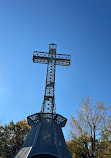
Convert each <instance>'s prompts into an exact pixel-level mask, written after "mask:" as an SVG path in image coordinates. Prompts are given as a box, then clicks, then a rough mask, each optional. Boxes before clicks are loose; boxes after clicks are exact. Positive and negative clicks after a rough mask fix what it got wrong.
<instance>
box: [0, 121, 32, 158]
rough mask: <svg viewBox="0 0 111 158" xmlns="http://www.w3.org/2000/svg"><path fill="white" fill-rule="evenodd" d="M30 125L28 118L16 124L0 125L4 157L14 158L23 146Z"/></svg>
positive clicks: (0, 139) (0, 147) (1, 152)
mask: <svg viewBox="0 0 111 158" xmlns="http://www.w3.org/2000/svg"><path fill="white" fill-rule="evenodd" d="M29 129H30V127H29V126H28V124H27V122H26V120H23V121H19V122H17V123H16V124H14V122H13V121H11V122H10V123H9V124H8V125H5V126H0V156H1V157H2V158H13V157H14V156H15V154H16V153H17V151H18V150H19V149H20V148H21V146H22V144H23V142H24V140H25V138H26V135H27V133H28V131H29Z"/></svg>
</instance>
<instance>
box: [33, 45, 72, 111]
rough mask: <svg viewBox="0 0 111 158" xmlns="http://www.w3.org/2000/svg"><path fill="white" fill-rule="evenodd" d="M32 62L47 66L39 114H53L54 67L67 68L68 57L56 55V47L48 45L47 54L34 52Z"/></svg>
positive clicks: (68, 63)
mask: <svg viewBox="0 0 111 158" xmlns="http://www.w3.org/2000/svg"><path fill="white" fill-rule="evenodd" d="M33 62H34V63H42V64H47V76H46V86H45V94H44V99H43V104H42V108H41V112H43V113H55V97H54V86H55V68H56V65H60V66H69V65H70V55H66V54H56V45H55V44H50V45H49V52H39V51H34V54H33Z"/></svg>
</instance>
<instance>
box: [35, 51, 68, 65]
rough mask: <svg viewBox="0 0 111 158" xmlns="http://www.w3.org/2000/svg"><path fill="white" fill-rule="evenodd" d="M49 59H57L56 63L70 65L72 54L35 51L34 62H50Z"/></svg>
mask: <svg viewBox="0 0 111 158" xmlns="http://www.w3.org/2000/svg"><path fill="white" fill-rule="evenodd" d="M49 60H55V65H60V66H69V65H70V55H66V54H50V53H47V52H39V51H34V53H33V62H34V63H42V64H48V62H49Z"/></svg>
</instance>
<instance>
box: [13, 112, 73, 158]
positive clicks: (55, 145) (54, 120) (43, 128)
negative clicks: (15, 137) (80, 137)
mask: <svg viewBox="0 0 111 158" xmlns="http://www.w3.org/2000/svg"><path fill="white" fill-rule="evenodd" d="M66 121H67V119H66V118H64V117H63V116H61V115H59V114H50V113H47V114H44V113H36V114H34V115H31V116H29V117H28V123H29V124H30V125H31V126H32V127H31V129H30V131H29V133H28V135H27V138H26V140H25V142H24V144H23V146H22V148H21V149H20V151H19V152H18V154H17V155H16V156H15V158H72V156H71V155H70V153H69V151H68V149H67V145H66V142H65V139H64V136H63V132H62V127H64V126H65V123H66Z"/></svg>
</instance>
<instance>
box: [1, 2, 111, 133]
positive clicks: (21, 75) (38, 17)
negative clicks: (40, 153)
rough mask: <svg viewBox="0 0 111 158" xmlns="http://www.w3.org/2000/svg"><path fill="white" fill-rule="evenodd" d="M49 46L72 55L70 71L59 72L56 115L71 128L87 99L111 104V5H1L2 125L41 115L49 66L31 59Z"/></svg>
mask: <svg viewBox="0 0 111 158" xmlns="http://www.w3.org/2000/svg"><path fill="white" fill-rule="evenodd" d="M49 43H56V44H57V53H62V54H65V53H66V54H70V55H71V66H70V67H60V66H57V67H56V84H55V102H56V111H57V113H59V114H61V115H63V116H65V117H66V118H68V123H69V119H70V116H71V115H74V116H76V111H77V109H78V105H79V101H80V100H81V99H82V98H85V97H86V96H88V95H89V96H90V97H91V98H94V100H95V101H96V100H103V101H105V102H106V103H107V104H109V105H110V104H111V1H110V0H107V1H105V0H56V1H53V0H16V1H15V0H0V120H1V122H2V121H3V122H4V123H8V122H10V121H11V120H13V121H14V122H17V121H20V120H22V119H23V118H26V117H27V116H29V115H31V114H34V113H36V112H39V111H40V107H41V103H42V100H43V95H44V90H45V79H46V68H47V65H42V64H34V63H33V62H32V55H33V51H34V50H38V51H48V49H49ZM3 122H2V123H3ZM67 131H68V126H66V127H65V128H64V133H65V136H67Z"/></svg>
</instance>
